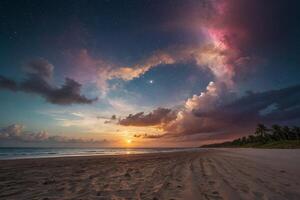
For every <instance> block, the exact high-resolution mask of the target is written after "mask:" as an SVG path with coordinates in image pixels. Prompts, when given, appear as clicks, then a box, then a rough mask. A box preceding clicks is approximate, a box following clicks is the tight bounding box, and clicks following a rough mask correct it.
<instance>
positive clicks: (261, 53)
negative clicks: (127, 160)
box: [0, 0, 300, 147]
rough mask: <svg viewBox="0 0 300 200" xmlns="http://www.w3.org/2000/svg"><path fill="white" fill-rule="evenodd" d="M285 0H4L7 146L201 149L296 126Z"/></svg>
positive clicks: (291, 21)
mask: <svg viewBox="0 0 300 200" xmlns="http://www.w3.org/2000/svg"><path fill="white" fill-rule="evenodd" d="M299 6H300V5H299V3H296V1H280V0H278V1H277V0H276V1H274V0H267V1H261V0H193V1H192V0H185V1H181V0H164V1H161V0H130V1H125V0H124V1H121V0H120V1H117V0H116V1H113V0H111V1H110V0H103V1H96V0H86V1H83V0H77V1H71V0H64V1H57V0H51V1H50V0H48V1H37V0H36V1H33V0H26V1H25V0H18V1H14V0H9V1H8V0H7V1H6V0H1V2H0V13H1V15H0V100H1V101H0V146H66V145H69V146H99V147H101V146H122V147H123V146H130V147H144V146H147V147H148V146H158V147H164V146H199V145H201V144H205V143H211V142H218V141H224V140H229V139H233V138H236V137H240V136H243V135H248V134H251V133H253V131H254V129H255V126H256V124H257V123H265V124H267V125H272V124H281V125H292V126H293V125H299V122H300V79H299V77H300V68H299V65H300V56H299V55H300V22H299V19H300V16H299V15H300V13H299Z"/></svg>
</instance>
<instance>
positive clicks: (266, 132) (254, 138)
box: [202, 124, 300, 147]
mask: <svg viewBox="0 0 300 200" xmlns="http://www.w3.org/2000/svg"><path fill="white" fill-rule="evenodd" d="M293 140H300V127H298V126H294V127H288V126H279V125H277V124H275V125H273V126H271V128H268V127H266V126H265V125H264V124H258V125H257V127H256V130H255V132H254V134H252V135H249V136H244V137H242V138H238V139H235V140H233V141H230V142H224V143H218V144H209V145H203V146H202V147H231V146H247V145H251V144H268V143H272V142H280V141H282V142H284V141H293Z"/></svg>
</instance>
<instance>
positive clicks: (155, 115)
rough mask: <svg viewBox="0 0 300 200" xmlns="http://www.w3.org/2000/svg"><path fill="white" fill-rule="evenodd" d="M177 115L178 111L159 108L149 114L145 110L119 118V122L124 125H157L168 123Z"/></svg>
mask: <svg viewBox="0 0 300 200" xmlns="http://www.w3.org/2000/svg"><path fill="white" fill-rule="evenodd" d="M175 117H176V113H175V112H173V111H172V110H171V109H167V108H157V109H155V110H153V111H152V112H150V113H148V114H144V112H139V113H136V114H130V115H128V116H127V117H126V118H124V119H121V120H119V124H120V125H123V126H155V125H161V124H164V123H168V122H169V121H171V120H173V119H175Z"/></svg>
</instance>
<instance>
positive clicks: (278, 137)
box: [272, 124, 285, 140]
mask: <svg viewBox="0 0 300 200" xmlns="http://www.w3.org/2000/svg"><path fill="white" fill-rule="evenodd" d="M272 132H273V136H274V137H275V138H276V140H284V139H285V136H284V134H283V132H282V128H281V126H279V125H277V124H274V125H273V126H272Z"/></svg>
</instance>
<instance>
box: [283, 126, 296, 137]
mask: <svg viewBox="0 0 300 200" xmlns="http://www.w3.org/2000/svg"><path fill="white" fill-rule="evenodd" d="M282 131H283V133H284V135H285V137H286V139H287V140H290V139H293V136H292V135H291V130H290V128H289V127H288V126H284V127H283V129H282Z"/></svg>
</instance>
